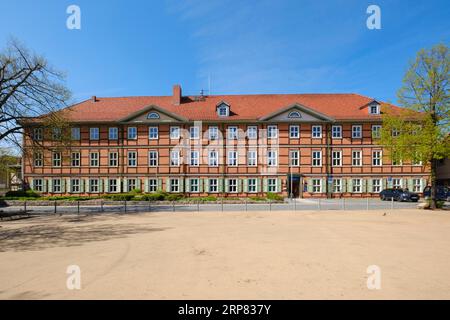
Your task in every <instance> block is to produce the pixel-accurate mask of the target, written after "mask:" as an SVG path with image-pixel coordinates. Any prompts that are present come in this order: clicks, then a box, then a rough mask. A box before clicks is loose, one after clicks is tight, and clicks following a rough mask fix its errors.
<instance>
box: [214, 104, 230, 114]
mask: <svg viewBox="0 0 450 320" xmlns="http://www.w3.org/2000/svg"><path fill="white" fill-rule="evenodd" d="M217 115H218V116H219V117H228V116H229V115H230V106H229V105H228V104H226V103H225V102H222V103H220V104H219V105H218V106H217Z"/></svg>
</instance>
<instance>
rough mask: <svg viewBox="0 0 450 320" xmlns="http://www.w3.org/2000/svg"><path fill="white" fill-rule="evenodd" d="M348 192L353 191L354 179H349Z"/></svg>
mask: <svg viewBox="0 0 450 320" xmlns="http://www.w3.org/2000/svg"><path fill="white" fill-rule="evenodd" d="M347 192H350V193H353V179H348V180H347Z"/></svg>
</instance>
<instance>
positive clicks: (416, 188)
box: [412, 179, 422, 192]
mask: <svg viewBox="0 0 450 320" xmlns="http://www.w3.org/2000/svg"><path fill="white" fill-rule="evenodd" d="M412 185H413V189H412V191H413V192H422V179H412Z"/></svg>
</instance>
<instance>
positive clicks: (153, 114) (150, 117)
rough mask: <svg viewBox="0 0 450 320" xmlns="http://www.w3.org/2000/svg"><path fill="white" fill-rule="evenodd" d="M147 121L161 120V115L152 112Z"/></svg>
mask: <svg viewBox="0 0 450 320" xmlns="http://www.w3.org/2000/svg"><path fill="white" fill-rule="evenodd" d="M147 119H159V114H158V113H157V112H150V113H149V114H148V115H147Z"/></svg>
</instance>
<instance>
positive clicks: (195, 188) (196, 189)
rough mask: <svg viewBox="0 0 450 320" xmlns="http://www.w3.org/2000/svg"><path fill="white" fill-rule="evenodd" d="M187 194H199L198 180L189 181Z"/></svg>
mask: <svg viewBox="0 0 450 320" xmlns="http://www.w3.org/2000/svg"><path fill="white" fill-rule="evenodd" d="M189 189H190V190H189V192H194V193H195V192H200V189H199V179H197V178H192V179H190V180H189Z"/></svg>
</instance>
